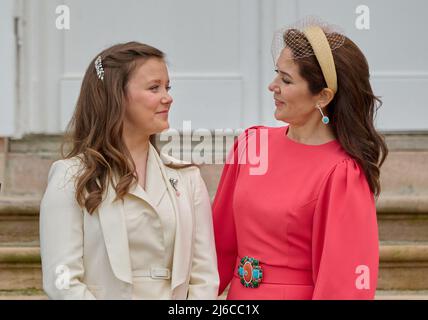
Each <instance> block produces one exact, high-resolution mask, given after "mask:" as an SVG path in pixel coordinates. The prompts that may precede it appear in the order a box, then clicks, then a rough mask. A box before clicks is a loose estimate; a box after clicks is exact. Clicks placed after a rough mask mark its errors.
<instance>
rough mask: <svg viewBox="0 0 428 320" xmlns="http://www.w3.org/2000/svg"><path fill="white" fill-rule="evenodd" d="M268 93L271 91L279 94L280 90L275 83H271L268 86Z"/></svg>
mask: <svg viewBox="0 0 428 320" xmlns="http://www.w3.org/2000/svg"><path fill="white" fill-rule="evenodd" d="M268 89H269V91H272V92H274V93H277V94H280V93H281V89H280V88H279V86H278V84H276V82H275V81H272V82H271V84H270V85H269V86H268Z"/></svg>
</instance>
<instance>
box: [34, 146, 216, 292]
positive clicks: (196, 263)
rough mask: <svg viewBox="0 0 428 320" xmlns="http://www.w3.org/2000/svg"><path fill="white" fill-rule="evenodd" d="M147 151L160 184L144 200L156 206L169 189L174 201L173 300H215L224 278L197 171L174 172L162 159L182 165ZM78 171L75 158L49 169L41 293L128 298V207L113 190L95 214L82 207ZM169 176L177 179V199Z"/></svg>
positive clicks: (42, 236)
mask: <svg viewBox="0 0 428 320" xmlns="http://www.w3.org/2000/svg"><path fill="white" fill-rule="evenodd" d="M149 152H153V154H155V157H149V159H148V163H147V168H150V167H156V166H157V167H158V168H159V169H160V171H161V175H162V178H163V179H159V181H158V182H157V185H156V187H155V188H153V190H156V193H155V194H154V196H153V194H152V197H150V199H146V200H147V203H149V204H150V205H151V207H152V208H154V209H156V206H157V204H158V203H159V201H160V200H161V199H162V198H163V197H164V196H165V194H166V193H167V192H168V193H170V196H171V199H173V201H172V205H173V208H174V214H175V221H176V229H175V238H174V239H175V240H174V253H173V267H172V270H171V288H170V289H169V290H171V292H170V296H171V298H172V299H216V298H217V292H218V284H219V277H218V271H217V258H216V253H215V252H216V251H215V244H214V233H213V226H212V215H211V205H210V199H209V196H208V192H207V189H206V186H205V183H204V181H203V180H202V177H201V175H200V172H199V169H198V168H197V167H190V168H184V169H171V168H169V167H166V166H165V165H164V162H165V161H166V162H172V163H180V162H178V160H175V159H174V158H171V157H169V156H167V155H163V154H162V155H161V156H159V155H158V154H157V152H156V150H155V149H154V148H153V146H152V145H150V151H149ZM149 161H156V162H157V163H155V164H153V163H149ZM80 169H81V163H80V160H79V159H78V158H77V157H75V158H72V159H66V160H59V161H56V162H54V163H53V165H52V167H51V169H50V171H49V177H48V186H47V189H46V192H45V194H44V196H43V199H42V202H41V205H40V250H41V258H42V272H43V289H44V291H45V292H46V294H47V295H48V296H49V298H51V299H131V298H132V289H133V287H132V278H133V277H132V270H131V262H130V261H131V259H130V253H129V244H128V237H127V228H126V220H125V215H124V208H123V207H124V205H123V202H122V201H113V200H114V198H115V191H114V189H113V187H112V186H111V185H109V187H108V189H107V192H106V194H105V197H104V198H103V199H104V200H103V201H102V203H101V205H100V207H99V208H98V209H97V210H96V211H95V212H94V214H92V215H90V214H89V213H88V212H87V211H86V209H82V208H80V207H79V206H78V204H77V202H76V200H75V185H74V184H75V176H76V174H77V173H78V172H79V170H80ZM171 178H172V179H177V180H178V183H177V186H176V188H177V189H178V191H179V193H180V196H177V194H176V190H175V189H174V188H173V186H172V184H171V182H170V179H171ZM141 196H142V197H144V195H143V194H142V195H141ZM154 232H155V231H154ZM157 238H159V237H157Z"/></svg>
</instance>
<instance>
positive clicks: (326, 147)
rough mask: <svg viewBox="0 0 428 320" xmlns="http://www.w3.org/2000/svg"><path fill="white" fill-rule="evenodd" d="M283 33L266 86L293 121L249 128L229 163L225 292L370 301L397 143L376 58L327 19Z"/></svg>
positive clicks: (222, 206) (219, 228) (221, 218)
mask: <svg viewBox="0 0 428 320" xmlns="http://www.w3.org/2000/svg"><path fill="white" fill-rule="evenodd" d="M281 39H282V41H283V48H281V51H280V54H279V57H278V58H277V59H276V70H275V71H276V73H277V76H276V77H275V78H274V80H273V82H272V83H271V84H270V85H269V90H270V91H271V92H272V93H273V98H274V100H275V105H276V110H275V118H276V119H277V120H280V121H284V122H286V123H288V124H289V125H288V126H284V127H278V128H268V127H252V128H250V129H247V130H246V131H245V133H244V134H243V135H241V136H240V137H239V138H238V139H237V141H236V142H235V145H234V148H233V150H232V151H231V152H230V154H229V158H228V161H227V162H226V164H225V166H224V169H223V173H222V176H221V180H220V183H219V186H218V190H217V194H216V197H215V200H214V204H213V212H214V229H215V238H216V246H217V257H218V268H219V274H220V289H219V294H222V293H223V291H224V290H225V288H226V287H227V286H228V285H229V284H230V289H229V291H228V296H227V297H228V299H373V298H374V295H375V291H376V284H377V276H378V264H379V245H378V228H377V220H376V207H375V196H376V197H377V196H378V195H379V193H380V183H379V173H380V170H379V169H380V166H381V165H382V163H383V162H384V160H385V158H386V156H387V153H388V150H387V147H386V144H385V142H384V141H383V139H382V137H381V136H380V135H379V134H378V133H377V132H376V130H375V127H374V123H373V122H374V115H375V111H376V107H377V103H378V102H379V103H380V101H379V100H378V99H377V98H376V97H375V96H374V94H373V91H372V89H371V86H370V82H369V67H368V64H367V61H366V59H365V57H364V55H363V53H362V52H361V51H360V49H359V48H358V47H357V46H356V45H355V44H354V43H353V42H352V41H351V40H350V39H349V38H347V37H345V36H343V35H341V34H338V33H334V32H329V31H328V30H327V29H326V28H325V27H321V26H319V25H309V26H306V27H305V28H303V29H301V30H299V29H287V30H284V31H283V32H282V33H281ZM251 150H253V151H254V150H259V152H260V157H264V160H265V162H266V163H267V167H266V170H265V172H263V173H262V174H260V172H259V173H254V170H253V171H252V169H254V168H253V167H252V164H254V162H253V161H248V157H251V155H250V153H251V152H252V151H251Z"/></svg>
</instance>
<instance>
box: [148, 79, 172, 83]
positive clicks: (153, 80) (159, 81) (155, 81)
mask: <svg viewBox="0 0 428 320" xmlns="http://www.w3.org/2000/svg"><path fill="white" fill-rule="evenodd" d="M153 82H154V83H162V80H160V79H151V80H149V81H148V83H153ZM166 83H170V79H168V80H167V81H166Z"/></svg>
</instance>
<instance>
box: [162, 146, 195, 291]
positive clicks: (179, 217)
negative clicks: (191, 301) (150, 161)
mask: <svg viewBox="0 0 428 320" xmlns="http://www.w3.org/2000/svg"><path fill="white" fill-rule="evenodd" d="M156 157H157V159H158V161H160V163H161V172H162V175H163V177H164V179H165V180H166V181H167V184H166V185H167V189H168V194H169V196H170V198H171V201H172V204H173V207H174V211H175V217H176V229H175V240H174V257H173V267H172V275H171V290H174V289H175V288H176V287H178V286H179V285H181V284H182V283H185V282H186V281H187V279H188V277H189V274H190V270H191V257H192V254H193V253H192V248H193V234H194V230H193V225H194V219H193V214H192V212H193V211H192V207H191V203H190V199H189V194H188V191H187V189H186V182H185V181H184V179H183V177H182V176H181V175H180V174H179V173H178V171H177V170H175V169H172V168H169V167H166V166H165V165H164V164H163V161H170V159H169V158H168V157H165V155H162V154H161V157H159V155H158V154H157V153H156ZM168 163H170V162H168ZM175 163H177V161H175ZM170 178H172V179H177V180H178V183H177V184H176V188H177V190H178V191H179V193H180V196H177V193H176V190H175V189H174V188H173V186H172V184H171V182H170V181H169V179H170Z"/></svg>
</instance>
